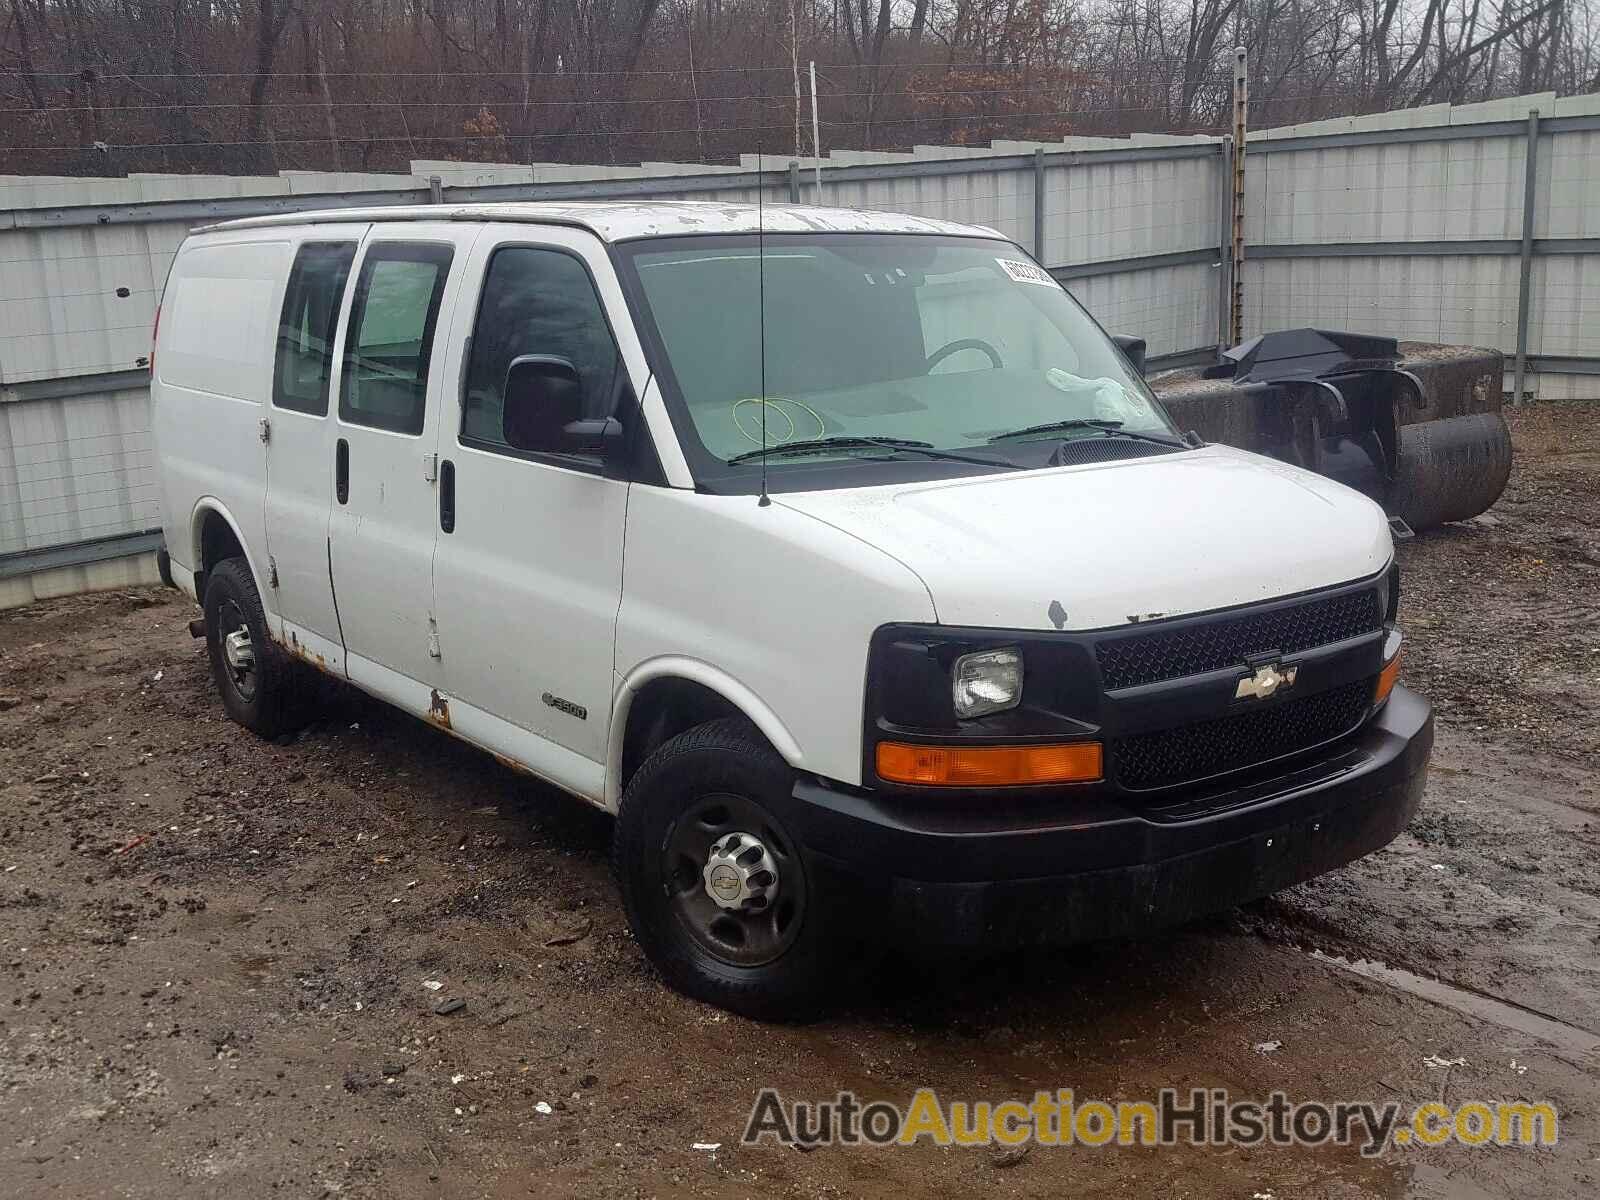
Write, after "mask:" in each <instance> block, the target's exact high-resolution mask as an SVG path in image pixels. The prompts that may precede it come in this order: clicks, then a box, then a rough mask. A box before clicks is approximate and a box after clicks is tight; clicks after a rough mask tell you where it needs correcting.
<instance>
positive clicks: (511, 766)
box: [490, 750, 537, 778]
mask: <svg viewBox="0 0 1600 1200" xmlns="http://www.w3.org/2000/svg"><path fill="white" fill-rule="evenodd" d="M490 753H491V754H493V753H494V752H493V751H492V750H491V751H490ZM494 760H495V762H497V763H499V764H500V765H501V766H502V767H504V768H505V769H506V770H508V771H515V772H517V773H518V774H519V775H533V772H532V771H530V770H529V769H528V764H527V763H525V762H523V761H522V760H521V759H516V758H512V757H511V756H510V755H509V754H495V755H494ZM535 778H537V776H535Z"/></svg>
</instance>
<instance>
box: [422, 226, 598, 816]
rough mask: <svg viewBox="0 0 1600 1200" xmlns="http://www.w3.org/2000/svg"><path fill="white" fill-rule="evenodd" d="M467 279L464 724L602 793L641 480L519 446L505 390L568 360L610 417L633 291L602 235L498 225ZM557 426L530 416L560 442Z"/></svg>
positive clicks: (460, 486) (456, 455) (452, 464)
mask: <svg viewBox="0 0 1600 1200" xmlns="http://www.w3.org/2000/svg"><path fill="white" fill-rule="evenodd" d="M530 234H532V235H533V236H532V237H530ZM468 279H469V280H471V281H472V283H471V285H470V287H469V290H468V292H467V294H466V295H464V296H463V300H462V303H461V305H460V306H459V312H458V317H457V325H456V330H455V335H456V336H455V338H454V341H455V342H456V343H457V344H466V345H468V347H469V349H468V352H467V354H468V361H467V362H466V364H465V366H464V369H463V370H462V372H461V373H460V376H459V378H460V380H461V384H460V386H459V388H456V389H455V394H454V398H453V400H452V401H451V402H450V403H447V404H446V406H445V417H444V422H445V423H444V427H443V429H442V430H441V435H440V442H439V454H440V458H441V460H442V461H441V463H440V469H441V472H442V475H441V479H442V481H449V482H447V483H445V486H448V487H450V488H451V489H453V496H452V497H451V500H452V508H451V512H450V517H449V520H447V521H446V522H445V523H444V524H443V525H442V526H441V529H440V533H439V538H438V546H437V550H436V553H435V558H434V596H435V605H436V610H435V611H436V616H437V620H438V625H439V649H440V653H441V655H442V661H443V667H444V687H445V689H446V691H447V693H448V697H447V698H448V703H449V711H450V720H451V724H452V727H453V728H454V729H455V730H456V731H457V732H459V733H462V734H464V735H465V736H467V737H469V738H471V739H472V740H474V741H477V742H480V743H482V744H484V745H486V746H489V747H491V748H493V749H495V750H497V751H499V752H500V753H502V754H504V755H508V756H510V757H511V758H514V759H516V760H517V762H518V763H519V764H521V765H522V766H524V767H526V768H528V769H530V770H532V771H534V772H535V773H536V774H539V775H542V776H544V777H546V778H548V779H551V780H553V781H554V782H556V783H558V784H560V785H561V786H563V787H566V788H569V789H570V790H573V791H576V792H578V793H579V794H582V795H585V796H588V797H590V798H591V799H594V800H596V801H599V800H601V799H602V798H603V790H604V761H605V754H606V745H607V737H608V734H609V724H610V714H611V697H612V693H613V690H614V679H613V653H614V640H615V634H616V617H617V609H618V606H619V604H620V602H621V597H622V535H623V523H624V519H625V517H626V513H627V500H628V483H627V481H626V480H624V479H618V478H609V477H608V476H607V474H606V470H605V467H604V465H603V463H602V462H601V460H600V459H599V458H598V457H586V456H583V455H577V454H571V453H563V452H561V451H560V449H559V448H558V447H557V446H555V445H551V446H550V447H548V448H547V449H534V450H527V449H523V450H519V449H515V448H513V446H512V445H511V441H512V440H515V441H517V442H518V443H520V444H523V445H528V444H530V439H529V437H528V432H527V429H526V428H524V430H523V435H522V436H514V437H513V438H510V439H508V437H507V430H506V414H505V410H504V399H505V397H504V388H505V381H506V374H507V370H508V368H509V367H510V365H511V363H512V361H513V360H514V359H517V358H520V357H523V356H526V355H543V356H551V357H555V358H560V359H565V360H567V361H568V362H570V363H571V364H572V365H573V366H574V367H575V368H576V370H577V373H578V377H579V379H580V380H581V381H582V396H581V401H580V404H581V410H580V412H581V415H582V416H584V417H591V418H594V417H604V416H611V415H613V411H614V406H615V404H616V397H617V395H618V393H619V391H620V389H621V388H622V386H623V385H624V383H625V382H627V366H626V365H625V363H624V362H623V357H622V354H621V352H620V351H619V348H618V343H617V339H616V337H615V336H614V335H613V333H612V329H611V326H610V324H609V322H608V321H607V318H606V308H605V305H604V304H603V303H602V300H601V296H602V291H601V289H602V288H604V289H605V293H607V294H608V297H609V299H610V302H611V303H612V304H613V305H614V306H615V307H614V309H613V311H622V309H621V304H622V300H621V294H620V291H619V290H618V288H617V284H616V281H615V278H614V276H613V275H612V273H611V267H610V264H609V262H608V261H607V260H606V258H605V256H604V253H603V251H602V249H601V247H600V244H599V242H598V240H597V239H595V238H594V237H593V236H592V235H589V234H586V233H582V232H580V231H577V230H563V229H554V228H552V229H538V230H536V231H530V230H527V229H523V230H521V231H510V230H508V231H507V233H506V234H505V235H504V236H502V237H500V238H496V237H494V236H493V231H492V229H491V232H490V233H487V234H485V236H484V237H483V239H482V240H481V241H480V243H479V244H478V246H477V247H475V248H474V250H473V253H472V256H471V259H470V262H469V267H468ZM469 337H470V339H471V341H470V342H467V341H466V339H467V338H469ZM526 416H527V414H524V417H526ZM560 425H561V422H560V421H558V420H552V421H549V422H544V421H540V420H538V419H537V415H536V414H535V419H534V420H533V421H532V422H531V427H532V428H534V429H544V428H548V429H549V431H550V433H551V435H552V437H551V440H552V442H554V441H555V436H554V435H556V434H558V433H559V432H560ZM532 444H537V439H534V441H533V443H532Z"/></svg>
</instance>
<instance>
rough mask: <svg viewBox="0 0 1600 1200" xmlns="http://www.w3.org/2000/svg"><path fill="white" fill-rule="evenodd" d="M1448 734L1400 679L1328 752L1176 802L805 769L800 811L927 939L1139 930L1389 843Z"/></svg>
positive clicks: (837, 864)
mask: <svg viewBox="0 0 1600 1200" xmlns="http://www.w3.org/2000/svg"><path fill="white" fill-rule="evenodd" d="M1432 749H1433V714H1432V711H1431V709H1430V708H1429V706H1428V703H1427V701H1426V700H1424V699H1423V698H1422V697H1420V696H1418V695H1417V694H1416V693H1414V692H1411V691H1408V690H1407V689H1405V688H1403V687H1397V688H1396V689H1395V690H1394V693H1393V695H1392V696H1391V697H1390V699H1389V702H1388V704H1387V705H1386V706H1385V707H1384V709H1383V711H1382V712H1380V713H1379V714H1378V715H1377V716H1376V717H1375V718H1373V719H1372V721H1371V722H1369V723H1368V724H1367V725H1366V726H1364V727H1363V728H1362V729H1361V730H1360V731H1358V732H1357V733H1355V734H1354V735H1352V736H1351V737H1350V738H1349V739H1347V740H1346V741H1344V742H1343V743H1341V744H1339V745H1337V746H1335V747H1332V748H1330V749H1327V750H1325V751H1322V752H1321V753H1320V754H1319V756H1317V757H1316V758H1315V760H1314V761H1310V762H1300V763H1298V764H1295V765H1293V766H1291V767H1287V768H1279V769H1276V770H1275V771H1274V773H1272V774H1271V775H1270V776H1269V777H1266V778H1251V779H1248V781H1247V782H1238V781H1235V782H1233V783H1232V784H1230V785H1228V786H1225V787H1221V788H1212V789H1209V790H1207V791H1197V792H1195V793H1193V794H1191V795H1187V796H1185V797H1184V798H1183V799H1182V801H1181V802H1178V803H1172V802H1170V801H1169V802H1167V803H1164V804H1163V805H1162V806H1161V807H1160V808H1139V807H1135V806H1132V805H1129V804H1128V803H1127V802H1126V801H1124V800H1121V799H1117V798H1114V797H1108V796H1099V795H1095V794H1093V793H1092V792H1089V791H1083V790H1079V791H1073V790H1063V791H1062V792H1061V793H1060V794H1059V795H1057V796H1052V797H1050V798H1049V799H1048V801H1047V802H1044V803H1041V801H1040V800H1039V798H1038V797H1036V796H1035V797H1029V798H1028V799H1027V800H1007V799H1006V798H1004V797H1000V798H998V799H996V798H992V797H991V798H988V799H986V800H985V801H984V802H982V803H980V804H974V803H972V802H970V801H966V800H963V799H958V798H955V797H951V798H949V799H948V800H947V799H945V798H942V797H941V798H937V799H927V798H919V799H917V800H906V799H890V798H886V797H883V796H878V795H874V794H872V793H869V792H862V791H857V790H844V789H840V788H835V787H831V786H829V785H828V784H826V783H824V782H822V781H819V780H816V779H803V780H802V781H801V782H800V783H799V784H798V785H797V786H796V788H795V792H794V807H793V810H792V812H791V813H790V814H789V816H790V819H791V820H792V821H793V823H794V826H795V828H796V832H797V834H798V836H799V838H800V840H801V841H802V842H803V843H804V844H805V846H806V849H807V851H808V857H809V861H810V863H811V865H812V869H813V872H814V873H815V874H816V875H817V876H818V877H819V878H818V880H817V882H818V883H820V884H822V885H823V886H822V888H821V889H819V890H821V891H822V892H823V894H824V895H831V896H833V897H835V898H836V899H842V898H843V897H848V898H849V906H850V907H851V908H852V909H853V910H854V912H855V922H856V923H860V922H861V916H860V914H861V912H862V911H864V910H862V909H861V908H860V907H858V906H860V905H863V904H864V905H867V906H869V907H868V909H867V910H865V911H874V912H875V914H876V916H875V918H874V920H873V921H869V922H867V923H869V924H873V923H875V924H880V925H881V924H885V923H886V924H887V925H888V926H889V928H890V930H891V932H892V934H893V935H894V936H898V937H900V938H903V939H909V940H911V941H914V942H917V943H921V944H927V945H946V946H984V947H988V946H996V947H997V946H1008V945H1009V946H1016V945H1028V944H1044V943H1064V942H1074V941H1085V940H1089V939H1094V938H1106V937H1124V936H1128V935H1132V934H1137V933H1141V932H1144V931H1147V930H1150V929H1154V928H1158V927H1160V926H1163V925H1170V924H1175V923H1178V922H1182V921H1185V920H1189V919H1192V918H1194V917H1199V916H1203V915H1205V914H1207V913H1213V912H1217V911H1220V910H1222V909H1226V908H1229V907H1232V906H1233V905H1236V904H1240V903H1243V902H1245V901H1247V900H1254V899H1258V898H1260V897H1262V896H1266V895H1268V894H1270V893H1272V892H1275V891H1278V890H1279V889H1282V888H1285V887H1288V886H1290V885H1291V884H1295V883H1301V882H1303V881H1305V880H1307V879H1310V878H1312V877H1314V876H1316V875H1320V874H1322V873H1323V872H1325V871H1330V870H1332V869H1333V868H1335V867H1339V866H1343V865H1344V864H1345V863H1348V862H1351V861H1352V860H1354V859H1357V858H1360V857H1361V856H1362V855H1364V854H1369V853H1371V852H1372V851H1374V850H1377V849H1378V848H1380V847H1382V846H1385V845H1387V844H1388V843H1389V842H1390V841H1392V840H1393V839H1394V837H1395V835H1396V834H1398V833H1399V832H1400V831H1401V830H1402V829H1404V828H1405V827H1406V824H1407V823H1408V822H1409V821H1410V819H1411V816H1412V814H1413V813H1414V812H1416V809H1417V804H1418V802H1419V801H1420V800H1421V798H1422V788H1423V783H1424V781H1425V779H1426V774H1427V766H1428V757H1429V755H1430V753H1431V752H1432ZM842 907H843V905H841V908H842ZM884 918H887V921H886V922H885V920H884Z"/></svg>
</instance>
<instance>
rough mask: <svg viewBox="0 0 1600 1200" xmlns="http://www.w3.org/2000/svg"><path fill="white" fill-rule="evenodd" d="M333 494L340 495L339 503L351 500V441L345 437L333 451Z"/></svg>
mask: <svg viewBox="0 0 1600 1200" xmlns="http://www.w3.org/2000/svg"><path fill="white" fill-rule="evenodd" d="M333 494H334V495H335V496H337V497H339V503H340V504H345V503H348V502H349V500H350V443H349V442H347V441H345V440H344V438H340V439H339V443H338V445H337V446H335V447H334V451H333Z"/></svg>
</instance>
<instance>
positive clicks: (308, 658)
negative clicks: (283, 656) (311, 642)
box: [279, 630, 333, 675]
mask: <svg viewBox="0 0 1600 1200" xmlns="http://www.w3.org/2000/svg"><path fill="white" fill-rule="evenodd" d="M279 645H281V646H283V648H284V649H285V650H287V651H288V652H289V653H290V654H292V655H294V656H295V657H296V658H298V659H299V660H300V661H301V662H303V663H309V664H310V665H311V666H313V667H315V668H316V669H317V670H319V671H325V672H327V673H328V674H330V675H331V674H332V673H333V672H331V671H329V670H328V660H327V659H325V658H323V657H322V655H320V654H318V653H317V652H316V651H315V650H313V649H311V647H310V646H302V645H301V644H300V639H299V638H298V637H296V636H295V634H294V631H293V630H290V631H289V640H288V642H280V643H279Z"/></svg>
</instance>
